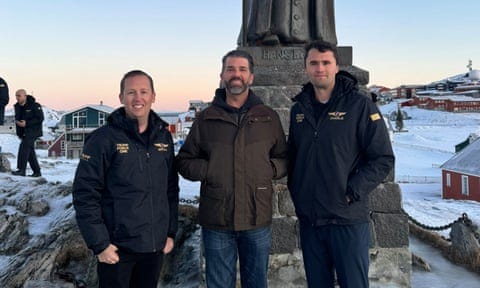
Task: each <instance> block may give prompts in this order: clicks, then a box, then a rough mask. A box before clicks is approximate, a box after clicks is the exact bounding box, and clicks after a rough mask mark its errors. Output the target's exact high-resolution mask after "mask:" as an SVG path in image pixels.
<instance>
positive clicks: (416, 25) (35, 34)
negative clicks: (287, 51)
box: [0, 0, 480, 111]
mask: <svg viewBox="0 0 480 288" xmlns="http://www.w3.org/2000/svg"><path fill="white" fill-rule="evenodd" d="M241 6H242V1H241V0H205V1H200V0H183V1H182V0H178V1H174V0H169V1H167V0H151V1H142V0H136V1H133V0H101V1H98V0H15V1H14V0H0V27H1V30H2V33H1V35H0V77H2V78H4V79H5V80H6V81H7V83H8V85H9V87H10V103H9V104H8V107H7V109H11V108H12V105H13V104H14V102H15V99H14V98H15V97H14V93H15V90H17V89H20V88H24V89H26V90H27V91H28V92H29V93H31V94H33V95H34V96H35V97H36V98H37V100H38V101H39V102H40V103H41V104H42V105H45V106H48V107H50V108H52V109H57V110H70V109H74V108H77V107H79V106H82V105H84V104H98V103H100V101H103V103H104V104H107V105H110V106H113V107H118V106H119V105H120V103H119V101H118V93H119V82H120V79H121V77H122V76H123V74H124V73H125V72H127V71H129V70H132V69H142V70H144V71H146V72H147V73H149V74H151V75H152V77H153V79H154V82H155V89H156V93H157V101H156V103H155V105H154V109H155V110H157V111H185V110H186V109H187V108H188V100H191V99H201V100H205V101H210V100H211V99H212V96H213V93H214V90H215V88H216V87H217V86H218V83H219V73H220V68H221V57H222V56H223V55H224V54H225V53H226V52H228V51H229V50H232V49H235V48H236V47H237V44H236V41H237V37H238V33H239V31H240V26H241V18H242V16H241V14H242V9H241ZM479 11H480V1H478V0H459V1H439V0H435V1H434V0H402V1H386V0H363V1H361V0H337V1H335V17H336V30H337V39H338V44H339V46H353V65H355V66H357V67H360V68H362V69H365V70H367V71H369V72H370V83H369V85H372V84H377V85H384V86H387V87H395V86H398V85H402V84H427V83H430V82H433V81H436V80H440V79H443V78H446V77H448V76H453V75H456V74H460V73H464V72H466V71H467V68H466V65H467V64H468V60H469V59H471V60H472V61H473V67H474V68H477V69H480V37H479V36H478V34H479V32H480V31H479V29H478V24H476V23H478V22H479V17H478V13H479ZM292 96H293V95H292Z"/></svg>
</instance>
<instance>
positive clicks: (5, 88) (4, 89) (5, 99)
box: [0, 77, 10, 126]
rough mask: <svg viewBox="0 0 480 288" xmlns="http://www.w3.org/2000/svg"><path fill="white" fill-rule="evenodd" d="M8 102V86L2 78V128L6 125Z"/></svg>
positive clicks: (0, 84)
mask: <svg viewBox="0 0 480 288" xmlns="http://www.w3.org/2000/svg"><path fill="white" fill-rule="evenodd" d="M8 101H10V97H9V96H8V85H7V82H5V80H3V78H1V77H0V126H1V125H3V124H4V123H5V122H4V121H5V106H7V104H8Z"/></svg>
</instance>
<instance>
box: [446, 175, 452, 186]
mask: <svg viewBox="0 0 480 288" xmlns="http://www.w3.org/2000/svg"><path fill="white" fill-rule="evenodd" d="M446 178H447V179H446V182H447V187H451V186H452V182H451V181H452V180H451V176H450V173H447V175H446Z"/></svg>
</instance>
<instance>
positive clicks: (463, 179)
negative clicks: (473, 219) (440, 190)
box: [462, 175, 469, 196]
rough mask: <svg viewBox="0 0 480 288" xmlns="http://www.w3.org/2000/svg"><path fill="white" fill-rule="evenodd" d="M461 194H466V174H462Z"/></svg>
mask: <svg viewBox="0 0 480 288" xmlns="http://www.w3.org/2000/svg"><path fill="white" fill-rule="evenodd" d="M462 195H466V196H468V195H469V193H468V176H466V175H462Z"/></svg>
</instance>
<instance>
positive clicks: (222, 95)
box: [212, 88, 263, 113]
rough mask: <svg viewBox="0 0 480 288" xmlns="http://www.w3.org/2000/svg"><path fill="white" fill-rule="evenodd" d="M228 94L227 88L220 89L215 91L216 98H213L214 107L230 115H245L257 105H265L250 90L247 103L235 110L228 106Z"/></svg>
mask: <svg viewBox="0 0 480 288" xmlns="http://www.w3.org/2000/svg"><path fill="white" fill-rule="evenodd" d="M226 98H227V93H226V91H225V88H218V89H217V90H216V91H215V98H213V103H212V105H214V106H217V107H220V108H222V109H223V110H225V111H227V112H228V113H244V112H246V111H248V110H250V108H252V107H253V106H255V105H259V104H263V102H262V100H261V99H260V98H259V97H258V96H257V95H255V94H254V93H253V92H252V90H250V89H249V90H248V97H247V101H245V103H244V104H243V106H242V107H240V108H235V107H232V106H230V105H228V104H227V102H226Z"/></svg>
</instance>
